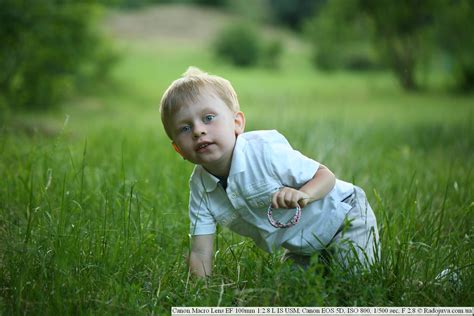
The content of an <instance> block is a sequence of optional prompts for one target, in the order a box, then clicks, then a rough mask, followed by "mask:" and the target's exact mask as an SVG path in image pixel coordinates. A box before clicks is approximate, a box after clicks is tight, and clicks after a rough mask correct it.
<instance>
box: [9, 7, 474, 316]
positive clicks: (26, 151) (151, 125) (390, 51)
mask: <svg viewBox="0 0 474 316" xmlns="http://www.w3.org/2000/svg"><path fill="white" fill-rule="evenodd" d="M473 3H474V2H472V1H470V0H453V1H443V0H425V1H410V0H403V1H389V0H381V1H375V0H295V1H290V0H254V1H252V0H236V1H230V0H194V1H193V0H176V1H171V0H170V1H165V0H161V1H159V0H109V1H105V0H104V1H67V0H62V1H59V0H56V1H53V0H48V1H33V0H29V1H20V0H0V47H1V48H0V314H3V313H4V314H29V313H31V314H57V313H60V314H98V313H99V314H102V313H104V314H117V313H122V314H143V313H145V314H163V313H164V314H166V313H169V308H170V307H171V306H182V305H201V306H206V305H208V306H209V305H219V304H220V305H222V306H224V305H240V306H260V305H269V306H270V305H279V306H296V305H300V306H302V305H312V306H315V305H344V306H371V305H378V306H386V305H395V306H413V305H418V306H433V305H450V306H453V305H457V306H459V305H464V306H469V305H472V301H473V297H472V293H474V281H473V280H474V278H473V269H472V267H473V264H474V259H473V255H474V244H473V241H472V238H473V226H474V225H473V222H472V219H473V218H474V217H473V216H472V212H473V209H474V201H473V186H472V165H473V164H472V162H473V151H472V148H473V147H474V131H473V106H474V97H473V94H472V90H473V88H474V37H473V36H472V34H471V33H472V32H471V27H470V25H471V24H472V22H471V21H472V20H473V18H474V5H473ZM191 65H193V66H197V67H199V68H201V69H203V70H204V71H207V72H209V73H211V74H217V75H220V76H223V77H225V78H227V79H229V80H230V81H231V83H232V84H233V85H234V87H235V89H236V90H237V93H238V96H239V100H240V104H241V108H242V110H243V111H244V112H245V113H246V117H247V127H246V129H247V130H249V131H250V130H256V129H278V130H279V131H280V132H282V133H283V134H284V135H285V136H287V138H288V139H289V141H290V143H291V144H292V145H293V146H294V147H295V148H296V149H298V150H300V151H302V152H303V153H304V154H306V155H308V156H310V157H312V158H314V159H316V160H318V161H321V162H323V163H324V164H325V165H327V166H328V167H329V168H330V169H331V170H333V171H334V173H335V174H336V175H337V177H338V178H340V179H343V180H347V181H352V182H354V183H356V184H358V185H360V186H362V187H363V188H364V189H365V191H366V192H367V196H368V199H369V201H370V203H371V204H372V206H373V208H374V211H375V213H376V216H377V218H378V221H379V230H380V234H381V240H382V260H381V262H379V263H378V264H377V265H376V267H375V268H374V269H373V271H372V272H371V273H370V274H368V275H362V276H354V275H347V274H346V273H345V272H344V271H337V269H336V271H333V272H331V273H329V275H327V274H325V273H324V272H323V271H322V270H321V269H319V268H318V265H317V264H316V263H315V265H314V266H313V268H312V269H310V270H309V271H306V272H304V271H297V272H295V271H293V270H291V268H289V267H288V266H285V265H284V264H282V263H281V262H280V261H279V257H278V255H279V254H274V255H268V254H265V253H263V252H261V251H260V250H258V249H256V248H255V247H254V246H253V245H252V243H249V242H248V240H245V239H242V238H240V237H238V236H236V235H234V234H232V233H230V232H228V231H226V230H221V231H219V233H218V238H217V244H216V248H217V249H218V250H219V251H218V252H217V254H216V257H215V262H216V268H215V276H213V278H211V279H210V280H207V283H204V282H202V281H197V280H194V279H192V278H190V277H189V275H188V274H187V269H186V266H185V260H184V257H185V255H186V253H187V251H188V249H189V248H188V246H189V239H188V235H187V234H188V218H187V216H188V215H187V203H188V202H187V199H188V194H187V186H188V182H187V181H188V177H189V175H190V172H191V171H192V168H193V166H192V165H190V164H189V163H187V162H185V161H183V160H182V159H180V157H179V156H178V155H176V154H175V153H174V151H173V150H172V148H171V146H170V141H169V140H168V139H167V137H166V135H165V133H164V131H163V129H162V127H161V122H160V116H159V112H158V106H159V102H160V99H161V96H162V94H163V92H164V90H165V89H166V88H167V87H168V85H169V84H170V83H171V82H172V81H173V80H175V79H177V78H178V77H179V76H180V75H181V74H182V73H184V72H185V70H186V69H187V67H188V66H191ZM446 269H448V270H449V273H448V274H447V276H446V277H443V278H440V277H438V276H439V273H440V272H441V271H444V270H446ZM445 275H446V274H445Z"/></svg>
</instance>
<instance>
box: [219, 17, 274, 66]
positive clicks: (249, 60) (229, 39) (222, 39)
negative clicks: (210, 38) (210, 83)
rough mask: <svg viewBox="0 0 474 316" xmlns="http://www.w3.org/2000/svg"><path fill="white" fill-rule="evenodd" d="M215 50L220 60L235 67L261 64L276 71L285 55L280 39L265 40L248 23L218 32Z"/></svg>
mask: <svg viewBox="0 0 474 316" xmlns="http://www.w3.org/2000/svg"><path fill="white" fill-rule="evenodd" d="M213 49H214V52H215V55H216V56H217V57H218V58H220V59H221V60H224V61H226V62H228V63H230V64H233V65H235V66H239V67H250V66H256V65H258V64H261V65H263V66H264V67H267V68H274V69H275V68H278V65H279V60H280V58H281V55H282V53H283V43H282V42H281V41H280V40H278V39H270V40H267V39H265V38H264V37H263V35H262V34H261V33H260V32H259V30H258V29H257V28H256V27H254V26H253V25H251V24H249V23H247V22H237V23H232V24H229V25H227V26H225V27H224V28H223V29H221V30H220V32H218V34H217V36H216V38H215V40H214V43H213Z"/></svg>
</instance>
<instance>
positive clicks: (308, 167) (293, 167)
mask: <svg viewBox="0 0 474 316" xmlns="http://www.w3.org/2000/svg"><path fill="white" fill-rule="evenodd" d="M266 147H267V148H266V149H267V150H265V154H266V159H267V161H269V166H270V167H271V170H270V171H271V172H272V173H273V175H274V176H275V177H276V178H277V179H279V180H280V182H281V183H282V184H283V185H284V186H287V187H292V188H296V189H299V188H301V187H302V186H303V185H304V184H305V183H306V182H308V181H309V180H311V179H312V178H313V177H314V174H315V173H316V171H317V170H318V168H319V165H320V163H319V162H317V161H315V160H313V159H310V158H308V157H306V156H305V155H303V154H302V153H300V152H299V151H297V150H294V149H293V148H292V147H291V145H290V144H289V143H288V141H287V140H286V138H285V137H284V136H283V135H281V134H279V133H278V132H274V135H273V137H272V138H271V141H270V142H268V143H267V146H266Z"/></svg>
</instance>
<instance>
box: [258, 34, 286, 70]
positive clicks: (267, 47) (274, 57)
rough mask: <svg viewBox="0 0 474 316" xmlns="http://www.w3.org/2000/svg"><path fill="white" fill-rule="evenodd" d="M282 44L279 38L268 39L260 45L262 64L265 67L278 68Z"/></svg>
mask: <svg viewBox="0 0 474 316" xmlns="http://www.w3.org/2000/svg"><path fill="white" fill-rule="evenodd" d="M282 53H283V44H282V42H281V41H279V40H276V39H275V40H270V41H268V42H266V43H264V45H263V47H262V65H263V66H265V67H267V68H272V69H275V68H278V67H279V61H280V56H281V54H282Z"/></svg>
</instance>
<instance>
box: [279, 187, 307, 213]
mask: <svg viewBox="0 0 474 316" xmlns="http://www.w3.org/2000/svg"><path fill="white" fill-rule="evenodd" d="M309 202H310V196H309V195H308V194H306V193H304V192H302V191H299V190H296V189H293V188H289V187H283V188H282V189H280V190H279V191H277V192H275V194H273V198H272V208H295V207H296V206H297V205H299V206H300V207H301V208H303V207H305V206H306V204H308V203H309Z"/></svg>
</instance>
